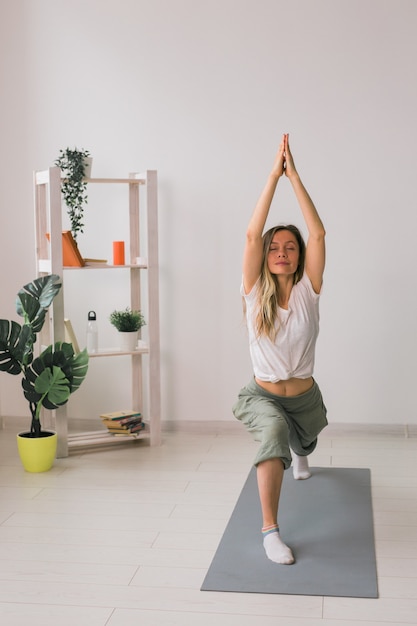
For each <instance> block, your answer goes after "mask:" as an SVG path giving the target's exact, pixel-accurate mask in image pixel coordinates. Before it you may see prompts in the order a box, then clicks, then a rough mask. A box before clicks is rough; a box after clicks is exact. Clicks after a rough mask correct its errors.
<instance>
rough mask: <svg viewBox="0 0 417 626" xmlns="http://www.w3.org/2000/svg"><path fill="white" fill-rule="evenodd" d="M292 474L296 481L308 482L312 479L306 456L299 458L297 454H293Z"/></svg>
mask: <svg viewBox="0 0 417 626" xmlns="http://www.w3.org/2000/svg"><path fill="white" fill-rule="evenodd" d="M292 457H293V459H292V465H293V467H292V472H293V474H294V478H295V480H306V478H310V476H311V472H310V469H309V467H308V458H307V457H306V456H298V454H295V452H293V453H292Z"/></svg>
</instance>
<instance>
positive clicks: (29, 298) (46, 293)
mask: <svg viewBox="0 0 417 626" xmlns="http://www.w3.org/2000/svg"><path fill="white" fill-rule="evenodd" d="M61 286H62V283H61V279H60V277H59V276H57V275H56V274H51V275H48V276H41V277H40V278H35V280H33V281H32V282H31V283H28V284H27V285H24V286H23V287H22V289H21V290H20V291H19V292H18V294H17V298H16V311H17V313H18V314H19V315H20V316H21V317H23V318H24V320H25V324H29V325H30V326H31V327H32V329H33V332H35V333H38V332H39V331H40V330H41V329H42V327H43V324H44V322H45V316H46V311H47V309H48V307H49V305H50V304H51V302H52V300H53V299H54V298H55V296H56V295H57V293H58V292H59V290H60V289H61Z"/></svg>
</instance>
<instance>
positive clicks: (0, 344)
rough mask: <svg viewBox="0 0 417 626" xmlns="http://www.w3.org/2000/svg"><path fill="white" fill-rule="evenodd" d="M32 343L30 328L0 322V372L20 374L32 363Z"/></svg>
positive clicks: (33, 339)
mask: <svg viewBox="0 0 417 626" xmlns="http://www.w3.org/2000/svg"><path fill="white" fill-rule="evenodd" d="M34 341H35V335H34V332H33V330H32V328H31V326H29V325H27V324H25V325H24V326H20V324H18V323H17V322H13V321H11V322H9V320H0V370H1V371H3V372H8V373H9V374H13V375H16V374H21V372H22V369H23V367H24V366H26V365H28V364H30V363H31V361H32V358H33V352H32V349H33V343H34Z"/></svg>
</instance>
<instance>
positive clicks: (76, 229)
mask: <svg viewBox="0 0 417 626" xmlns="http://www.w3.org/2000/svg"><path fill="white" fill-rule="evenodd" d="M91 160H92V159H91V157H90V153H89V152H88V150H77V148H74V150H71V149H70V148H65V150H60V152H59V157H58V159H56V161H55V165H57V166H58V167H59V168H60V169H61V172H62V173H63V175H64V178H63V179H62V183H61V191H62V195H63V198H64V202H65V204H66V207H67V213H68V215H69V218H70V221H71V233H72V236H73V238H74V240H75V241H77V236H78V233H82V232H84V222H83V219H84V207H85V205H86V204H87V201H88V196H87V182H86V180H85V179H86V178H89V177H90V173H91Z"/></svg>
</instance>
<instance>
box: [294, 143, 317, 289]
mask: <svg viewBox="0 0 417 626" xmlns="http://www.w3.org/2000/svg"><path fill="white" fill-rule="evenodd" d="M284 150H285V175H286V176H287V177H288V178H289V180H290V182H291V184H292V187H293V189H294V193H295V195H296V198H297V201H298V204H299V206H300V209H301V211H302V214H303V217H304V221H305V223H306V226H307V230H308V241H307V247H306V262H305V271H306V274H307V276H308V277H309V279H310V280H311V284H312V285H313V289H314V291H315V292H316V293H319V292H320V289H321V286H322V282H323V272H324V266H325V261H326V248H325V242H324V239H325V235H326V231H325V229H324V226H323V222H322V221H321V219H320V216H319V214H318V213H317V209H316V207H315V206H314V203H313V201H312V199H311V198H310V196H309V194H308V192H307V190H306V188H305V187H304V185H303V183H302V182H301V179H300V176H299V175H298V172H297V170H296V168H295V165H294V159H293V157H292V154H291V150H290V146H289V139H288V135H284Z"/></svg>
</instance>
